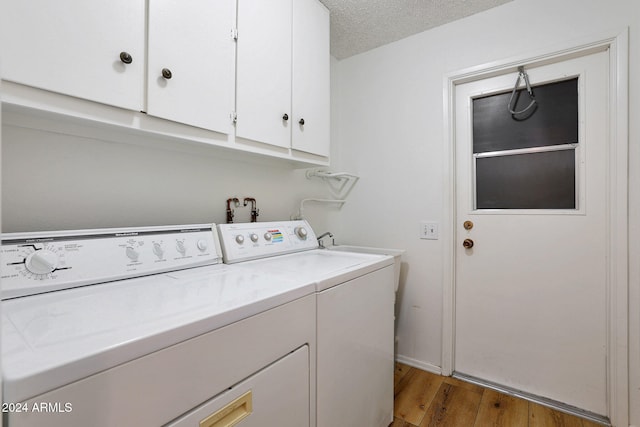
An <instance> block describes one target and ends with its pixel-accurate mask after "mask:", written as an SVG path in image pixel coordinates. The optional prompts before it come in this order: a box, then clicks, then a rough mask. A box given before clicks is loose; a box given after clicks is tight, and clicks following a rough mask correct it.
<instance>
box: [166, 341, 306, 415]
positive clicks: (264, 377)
mask: <svg viewBox="0 0 640 427" xmlns="http://www.w3.org/2000/svg"><path fill="white" fill-rule="evenodd" d="M309 402H310V401H309V347H308V346H306V345H305V346H303V347H300V348H299V349H298V350H296V351H294V352H293V353H291V354H289V355H287V356H285V357H283V358H282V359H279V360H278V361H276V362H274V363H273V364H271V365H269V366H267V367H266V368H264V369H262V370H261V371H259V372H258V373H256V374H254V375H252V376H250V377H249V378H247V379H246V380H244V381H242V382H240V383H239V384H237V385H235V386H233V387H231V388H230V389H229V390H227V391H225V392H224V393H222V394H220V395H218V396H216V397H214V398H212V399H211V400H209V401H207V402H205V403H203V404H202V405H200V406H198V407H197V408H194V409H193V410H192V411H191V412H188V413H187V414H185V415H183V416H181V417H180V418H178V419H177V420H175V421H173V422H171V423H169V424H167V425H166V426H165V427H229V426H235V425H238V426H242V427H264V426H278V427H301V426H302V427H304V426H307V427H308V426H309Z"/></svg>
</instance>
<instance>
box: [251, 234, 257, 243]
mask: <svg viewBox="0 0 640 427" xmlns="http://www.w3.org/2000/svg"><path fill="white" fill-rule="evenodd" d="M249 237H251V241H252V242H253V243H256V242H257V241H258V235H257V234H256V233H251V236H249Z"/></svg>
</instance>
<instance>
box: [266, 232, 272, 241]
mask: <svg viewBox="0 0 640 427" xmlns="http://www.w3.org/2000/svg"><path fill="white" fill-rule="evenodd" d="M272 237H273V236H272V235H271V233H269V232H268V231H267V232H266V233H264V240H266V241H267V242H270V241H271V238H272Z"/></svg>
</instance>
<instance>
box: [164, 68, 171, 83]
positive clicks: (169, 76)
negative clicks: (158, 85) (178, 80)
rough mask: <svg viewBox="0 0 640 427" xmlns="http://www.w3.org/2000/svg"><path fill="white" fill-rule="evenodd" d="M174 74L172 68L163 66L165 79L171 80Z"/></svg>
mask: <svg viewBox="0 0 640 427" xmlns="http://www.w3.org/2000/svg"><path fill="white" fill-rule="evenodd" d="M172 76H173V74H171V70H170V69H168V68H163V69H162V77H164V78H165V79H167V80H169V79H170V78H171V77H172Z"/></svg>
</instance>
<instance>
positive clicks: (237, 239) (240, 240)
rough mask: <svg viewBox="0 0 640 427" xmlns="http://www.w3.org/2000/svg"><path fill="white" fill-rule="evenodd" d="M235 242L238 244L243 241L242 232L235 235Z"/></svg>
mask: <svg viewBox="0 0 640 427" xmlns="http://www.w3.org/2000/svg"><path fill="white" fill-rule="evenodd" d="M236 243H237V244H239V245H241V244H243V243H244V236H243V235H242V234H238V235H237V236H236Z"/></svg>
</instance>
